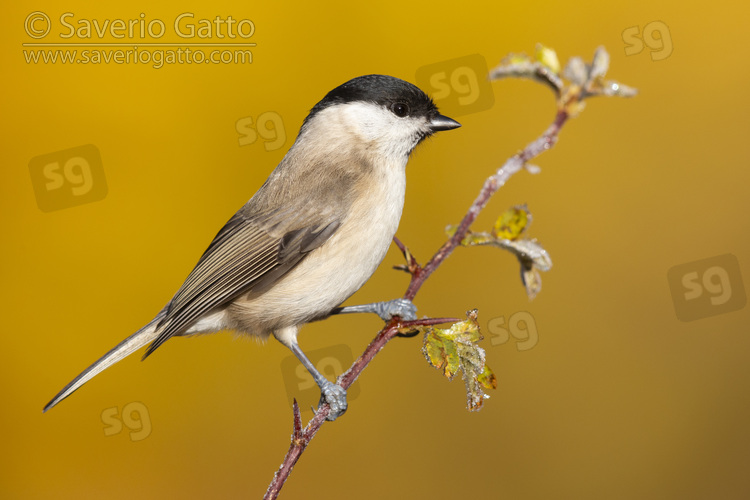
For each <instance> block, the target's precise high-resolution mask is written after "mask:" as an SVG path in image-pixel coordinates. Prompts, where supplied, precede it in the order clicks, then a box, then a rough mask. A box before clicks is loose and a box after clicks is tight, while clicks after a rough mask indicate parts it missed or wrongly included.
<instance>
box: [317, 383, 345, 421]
mask: <svg viewBox="0 0 750 500" xmlns="http://www.w3.org/2000/svg"><path fill="white" fill-rule="evenodd" d="M323 403H328V406H329V407H330V409H331V410H330V411H329V412H328V416H327V417H326V419H327V420H331V421H333V420H336V419H337V418H339V417H340V416H341V415H343V414H344V413H345V412H346V408H347V406H348V405H347V402H346V389H344V388H343V387H341V386H340V385H336V384H333V383H331V382H328V381H326V383H325V384H323V385H322V386H321V387H320V403H319V404H323Z"/></svg>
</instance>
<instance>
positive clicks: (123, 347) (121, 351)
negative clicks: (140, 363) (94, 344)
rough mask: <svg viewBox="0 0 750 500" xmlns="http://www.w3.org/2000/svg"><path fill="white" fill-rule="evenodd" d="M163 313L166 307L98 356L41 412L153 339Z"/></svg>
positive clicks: (157, 332)
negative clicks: (141, 326)
mask: <svg viewBox="0 0 750 500" xmlns="http://www.w3.org/2000/svg"><path fill="white" fill-rule="evenodd" d="M165 313H166V308H165V309H164V310H162V311H161V312H160V313H159V314H157V315H156V317H155V318H154V319H153V320H151V322H150V323H149V324H147V325H146V326H144V327H143V328H141V329H140V330H138V331H137V332H135V333H134V334H133V335H131V336H130V337H128V338H126V339H125V340H123V341H122V342H120V343H119V344H117V345H116V346H115V347H114V348H113V349H111V350H110V351H109V352H108V353H107V354H105V355H104V356H102V357H101V358H99V359H98V360H97V361H96V362H95V363H94V364H92V365H91V366H89V367H88V368H86V369H85V370H83V372H81V374H80V375H78V376H77V377H76V378H74V379H73V380H72V381H71V382H70V383H69V384H68V385H66V386H65V387H63V389H62V390H61V391H60V392H58V393H57V396H55V397H54V398H52V400H51V401H50V402H49V403H47V406H45V407H44V410H42V412H46V411H47V410H49V409H50V408H52V407H53V406H55V405H56V404H57V403H59V402H60V401H62V400H63V399H65V398H67V397H68V396H70V395H71V394H73V393H74V392H75V391H76V390H77V389H78V388H79V387H81V386H82V385H83V384H85V383H86V382H88V381H89V380H91V379H92V378H94V376H96V375H98V374H99V373H100V372H102V371H103V370H105V369H107V368H109V367H110V366H112V365H113V364H115V363H117V362H118V361H120V360H121V359H124V358H126V357H127V356H129V355H131V354H133V353H134V352H135V351H137V350H138V349H140V348H141V347H143V346H145V345H146V344H148V343H149V342H151V341H152V340H154V339H155V338H156V337H157V336H158V335H159V331H160V330H161V329H162V328H159V322H160V321H161V320H162V319H163V317H164V315H165Z"/></svg>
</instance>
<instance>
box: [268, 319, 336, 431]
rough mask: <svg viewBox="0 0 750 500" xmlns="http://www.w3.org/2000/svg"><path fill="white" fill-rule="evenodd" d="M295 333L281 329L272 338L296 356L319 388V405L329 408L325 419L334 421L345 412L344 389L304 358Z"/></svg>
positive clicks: (295, 331) (292, 330) (293, 329)
mask: <svg viewBox="0 0 750 500" xmlns="http://www.w3.org/2000/svg"><path fill="white" fill-rule="evenodd" d="M297 331H298V329H297V327H295V326H292V327H287V328H282V329H280V330H277V331H274V332H273V336H274V337H276V339H278V341H279V342H281V343H282V344H284V345H285V346H287V347H288V348H289V350H290V351H292V352H293V353H294V355H295V356H297V359H299V361H300V363H302V366H304V367H305V368H307V371H309V372H310V375H312V377H313V380H315V383H316V384H318V387H320V403H319V404H322V403H328V406H330V407H331V411H330V412H329V413H328V417H327V419H328V420H336V419H337V418H338V417H340V416H341V415H343V414H344V412H345V411H346V407H347V403H346V389H344V388H343V387H341V386H340V385H337V384H334V383H333V382H331V381H329V380H328V379H326V378H325V377H324V376H323V375H322V374H321V373H320V372H319V371H318V370H317V368H315V365H314V364H313V363H312V361H310V359H309V358H308V357H307V356H305V353H304V352H302V349H301V348H300V346H299V344H298V343H297Z"/></svg>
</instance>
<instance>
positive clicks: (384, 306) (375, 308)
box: [331, 299, 417, 321]
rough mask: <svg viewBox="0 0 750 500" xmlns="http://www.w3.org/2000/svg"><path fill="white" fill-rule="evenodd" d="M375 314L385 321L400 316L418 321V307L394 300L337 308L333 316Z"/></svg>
mask: <svg viewBox="0 0 750 500" xmlns="http://www.w3.org/2000/svg"><path fill="white" fill-rule="evenodd" d="M350 313H375V314H377V315H378V316H380V319H382V320H383V321H389V320H390V319H391V318H393V317H394V316H399V317H401V318H402V319H404V320H406V321H411V320H414V319H417V306H415V305H414V304H413V303H412V301H411V300H409V299H394V300H389V301H387V302H375V303H372V304H363V305H360V306H346V307H337V308H336V309H334V310H333V311H332V312H331V314H350Z"/></svg>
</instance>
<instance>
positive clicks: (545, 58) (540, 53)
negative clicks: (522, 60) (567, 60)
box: [534, 43, 560, 74]
mask: <svg viewBox="0 0 750 500" xmlns="http://www.w3.org/2000/svg"><path fill="white" fill-rule="evenodd" d="M534 57H535V58H536V60H537V61H538V62H540V63H542V65H543V66H545V67H547V68H549V69H550V70H551V71H552V72H553V73H555V74H559V73H560V61H559V60H558V59H557V53H555V51H554V50H553V49H551V48H549V47H545V46H544V45H542V44H541V43H538V44H536V52H535V54H534Z"/></svg>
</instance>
